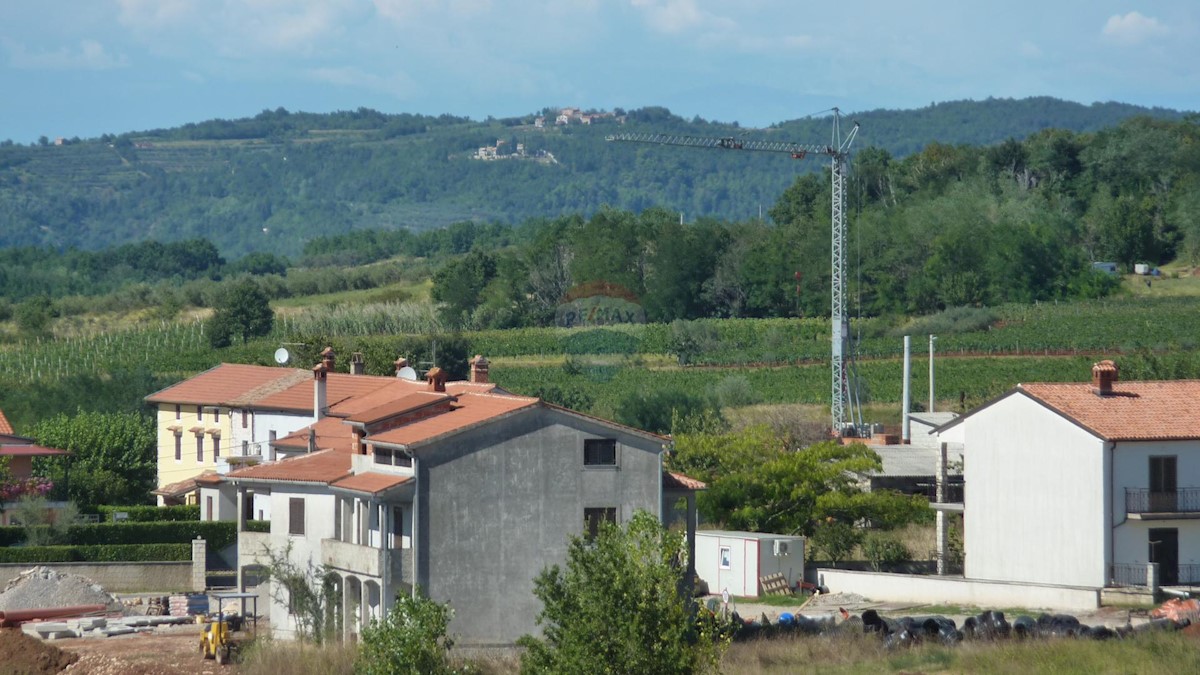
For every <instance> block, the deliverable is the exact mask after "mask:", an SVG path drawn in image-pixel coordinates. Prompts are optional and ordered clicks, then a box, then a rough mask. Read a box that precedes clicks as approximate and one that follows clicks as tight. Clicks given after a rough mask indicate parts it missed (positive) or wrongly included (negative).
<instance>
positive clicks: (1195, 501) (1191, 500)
mask: <svg viewBox="0 0 1200 675" xmlns="http://www.w3.org/2000/svg"><path fill="white" fill-rule="evenodd" d="M1125 512H1126V513H1127V514H1129V518H1130V519H1131V520H1168V519H1179V518H1200V488H1177V489H1175V490H1149V489H1140V488H1139V489H1135V488H1125Z"/></svg>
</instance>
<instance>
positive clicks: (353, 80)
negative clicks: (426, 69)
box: [308, 66, 418, 96]
mask: <svg viewBox="0 0 1200 675" xmlns="http://www.w3.org/2000/svg"><path fill="white" fill-rule="evenodd" d="M308 75H309V77H311V78H312V79H313V80H316V81H318V82H324V83H326V84H332V85H336V86H339V87H351V88H355V89H368V90H371V91H377V92H381V93H384V94H391V95H393V96H410V95H412V94H413V93H415V90H416V89H417V88H418V87H417V84H416V82H414V81H413V79H412V78H410V77H409V76H408V75H407V74H405V73H403V72H397V73H394V74H392V75H390V76H386V77H385V76H381V75H376V74H375V73H368V72H366V71H364V70H360V69H358V68H355V67H353V66H339V67H324V68H312V69H310V70H309V71H308Z"/></svg>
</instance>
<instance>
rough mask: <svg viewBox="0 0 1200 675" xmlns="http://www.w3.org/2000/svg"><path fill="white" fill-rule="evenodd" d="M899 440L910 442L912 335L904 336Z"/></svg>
mask: <svg viewBox="0 0 1200 675" xmlns="http://www.w3.org/2000/svg"><path fill="white" fill-rule="evenodd" d="M900 405H901V415H902V418H901V421H900V442H901V443H911V442H912V427H911V426H910V425H911V423H912V422H911V420H910V419H909V417H908V415H909V413H910V412H911V411H912V336H911V335H905V336H904V396H903V397H902V402H901V404H900Z"/></svg>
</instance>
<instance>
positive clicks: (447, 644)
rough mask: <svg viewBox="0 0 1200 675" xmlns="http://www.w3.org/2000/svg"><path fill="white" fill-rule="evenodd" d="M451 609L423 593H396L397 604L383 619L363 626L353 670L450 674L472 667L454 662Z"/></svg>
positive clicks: (374, 674) (364, 674)
mask: <svg viewBox="0 0 1200 675" xmlns="http://www.w3.org/2000/svg"><path fill="white" fill-rule="evenodd" d="M450 615H451V610H450V608H449V607H447V606H446V605H441V604H438V603H436V602H434V601H433V600H430V599H429V598H426V597H425V596H423V595H420V594H419V592H418V594H417V595H416V596H415V597H414V596H411V595H408V594H406V593H400V594H398V595H397V596H396V604H395V606H393V607H392V609H391V611H389V612H388V615H387V617H386V618H384V619H383V620H382V621H373V622H371V623H370V624H368V625H367V626H366V627H364V628H363V630H362V640H361V642H360V646H359V649H358V660H357V661H356V662H355V668H354V671H355V672H356V673H359V674H360V675H405V674H407V673H412V675H426V674H430V673H432V674H434V675H448V674H450V673H467V672H471V671H470V670H469V669H456V668H454V667H452V666H451V664H450V659H449V653H450V648H451V647H452V646H454V640H453V639H452V638H450V637H449V636H448V635H447V634H446V628H447V626H448V625H449V624H450Z"/></svg>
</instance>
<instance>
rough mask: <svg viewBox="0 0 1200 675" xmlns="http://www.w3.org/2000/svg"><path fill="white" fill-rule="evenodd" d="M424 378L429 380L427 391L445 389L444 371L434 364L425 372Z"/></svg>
mask: <svg viewBox="0 0 1200 675" xmlns="http://www.w3.org/2000/svg"><path fill="white" fill-rule="evenodd" d="M425 379H426V380H429V391H440V392H444V391H446V371H444V370H442V369H441V368H438V367H437V366H434V367H432V368H430V369H429V372H427V373H425Z"/></svg>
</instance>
